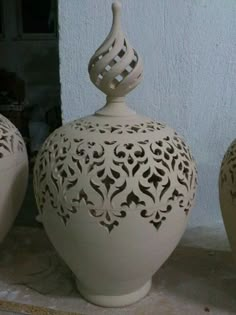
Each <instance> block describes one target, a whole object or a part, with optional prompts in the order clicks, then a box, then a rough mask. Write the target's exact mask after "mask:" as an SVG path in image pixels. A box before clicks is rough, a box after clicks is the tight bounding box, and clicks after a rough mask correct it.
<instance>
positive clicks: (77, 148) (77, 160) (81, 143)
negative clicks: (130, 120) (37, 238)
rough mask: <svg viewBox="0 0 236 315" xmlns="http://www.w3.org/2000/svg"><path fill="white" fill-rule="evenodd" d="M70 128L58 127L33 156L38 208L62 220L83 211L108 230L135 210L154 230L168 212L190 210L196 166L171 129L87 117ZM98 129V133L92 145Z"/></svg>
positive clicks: (159, 125)
mask: <svg viewBox="0 0 236 315" xmlns="http://www.w3.org/2000/svg"><path fill="white" fill-rule="evenodd" d="M66 128H68V126H66ZM69 128H70V130H71V132H70V133H69V135H70V136H68V133H67V135H66V134H65V133H64V129H63V127H62V128H61V129H59V130H58V131H55V132H54V133H53V134H52V135H51V136H50V137H49V138H48V140H47V141H46V142H45V144H44V145H43V147H42V149H41V151H40V153H39V155H38V157H37V161H36V166H35V176H34V181H35V183H34V184H35V189H36V191H37V194H36V196H37V204H38V207H39V209H40V211H41V212H44V211H55V213H57V215H58V216H59V217H60V218H61V220H62V221H63V223H64V224H65V225H67V224H68V222H69V221H70V220H71V219H72V217H73V215H75V214H76V213H79V212H80V211H82V209H87V211H88V214H89V215H90V216H91V217H92V218H94V220H96V221H97V222H98V223H99V224H100V225H101V227H103V228H105V229H106V230H107V231H108V232H112V231H113V229H115V228H118V226H119V225H120V224H121V222H122V220H125V218H126V216H127V213H128V212H130V213H132V211H135V212H136V213H137V212H138V213H139V214H140V217H141V218H142V219H143V220H146V221H147V222H149V223H150V224H151V225H152V226H153V228H155V229H157V230H158V229H159V228H160V226H161V225H162V224H163V223H164V221H165V220H168V215H170V213H171V212H172V211H183V213H184V214H186V215H187V214H188V212H189V209H190V208H191V206H192V203H193V200H194V196H195V188H196V169H195V164H194V162H193V160H192V156H191V154H190V152H189V149H188V148H187V147H186V145H185V144H184V142H183V141H182V139H181V138H180V137H179V136H178V135H177V134H176V133H174V132H173V131H171V130H170V129H168V128H166V127H165V126H164V125H161V124H159V123H155V122H152V121H150V122H145V123H140V124H138V123H136V124H133V125H132V124H123V125H110V124H108V123H106V124H99V123H95V124H93V123H92V122H91V121H89V120H86V119H84V120H79V121H75V122H72V123H70V124H69ZM67 130H68V129H67ZM78 130H79V131H80V132H79V135H80V138H78V137H76V136H75V134H76V135H77V134H78V133H77V132H78ZM163 130H164V132H162V131H163ZM144 131H146V132H144ZM97 133H98V134H99V133H102V134H103V136H102V137H101V136H100V137H97V138H96V142H95V141H94V139H95V137H94V135H96V134H97ZM111 134H114V135H116V136H115V137H114V138H113V140H110V135H111ZM124 134H126V135H127V136H125V137H123V135H124ZM136 134H140V137H136V138H135V139H136V140H134V138H133V136H132V135H136ZM166 134H168V136H166ZM89 135H90V136H91V137H90V136H89ZM120 135H122V137H120ZM129 137H132V139H131V138H130V139H129ZM90 138H91V139H90ZM131 140H132V141H131ZM68 196H69V197H68Z"/></svg>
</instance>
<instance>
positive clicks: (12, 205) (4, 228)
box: [0, 115, 28, 242]
mask: <svg viewBox="0 0 236 315" xmlns="http://www.w3.org/2000/svg"><path fill="white" fill-rule="evenodd" d="M0 174H1V177H0V181H1V183H0V242H1V241H2V240H3V238H4V237H5V235H6V234H7V232H8V231H9V229H10V227H11V225H12V223H13V222H14V219H15V217H16V215H17V213H18V211H19V209H20V206H21V204H22V202H23V199H24V196H25V192H26V188H27V182H28V159H27V152H26V147H25V144H24V140H23V138H22V136H21V135H20V133H19V131H18V130H17V129H16V127H15V126H14V125H13V124H12V123H11V122H10V121H9V120H8V119H7V118H5V117H4V116H2V115H0Z"/></svg>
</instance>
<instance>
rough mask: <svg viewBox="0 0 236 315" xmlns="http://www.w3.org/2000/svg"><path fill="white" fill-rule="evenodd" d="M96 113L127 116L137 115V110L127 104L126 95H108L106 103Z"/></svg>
mask: <svg viewBox="0 0 236 315" xmlns="http://www.w3.org/2000/svg"><path fill="white" fill-rule="evenodd" d="M95 114H96V115H100V116H116V117H122V116H125V117H126V116H133V115H136V112H135V111H133V110H132V109H130V108H129V107H128V106H127V105H126V102H125V97H112V96H107V102H106V105H105V106H104V107H103V108H101V109H100V110H98V111H97V112H96V113H95Z"/></svg>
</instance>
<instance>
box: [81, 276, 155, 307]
mask: <svg viewBox="0 0 236 315" xmlns="http://www.w3.org/2000/svg"><path fill="white" fill-rule="evenodd" d="M76 286H77V289H78V290H79V292H80V294H81V295H82V296H83V297H84V298H85V299H86V300H87V301H89V302H91V303H93V304H96V305H99V306H104V307H122V306H127V305H130V304H133V303H135V302H137V301H139V300H140V299H142V298H143V297H144V296H145V295H147V294H148V292H149V290H150V289H151V286H152V280H149V281H148V282H146V283H145V284H144V285H143V286H142V287H141V288H139V289H138V290H135V291H133V292H130V293H127V294H124V295H96V294H90V292H89V291H87V290H86V289H84V288H82V287H81V285H80V283H79V281H78V280H77V279H76Z"/></svg>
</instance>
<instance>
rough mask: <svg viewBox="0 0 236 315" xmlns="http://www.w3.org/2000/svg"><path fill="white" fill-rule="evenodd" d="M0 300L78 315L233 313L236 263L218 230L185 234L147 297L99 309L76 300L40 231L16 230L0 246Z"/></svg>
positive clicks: (68, 277) (67, 272)
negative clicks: (133, 302) (110, 307)
mask: <svg viewBox="0 0 236 315" xmlns="http://www.w3.org/2000/svg"><path fill="white" fill-rule="evenodd" d="M0 299H1V300H9V301H15V302H20V303H26V304H34V305H38V306H48V307H50V308H53V309H58V310H62V311H72V312H78V313H79V314H83V315H102V314H104V315H108V314H109V315H121V314H122V315H123V314H124V315H134V314H135V315H176V314H179V315H182V314H184V315H188V314H189V315H190V314H191V315H201V314H214V315H226V314H234V315H235V314H236V263H235V264H234V262H233V260H232V255H231V252H230V250H229V245H228V242H227V239H226V235H225V231H224V229H223V227H222V226H219V227H214V228H195V229H191V230H188V231H187V232H186V234H185V236H184V238H183V240H182V242H181V244H180V246H179V247H178V248H177V249H176V250H175V252H174V253H173V255H172V256H171V257H170V259H169V260H168V261H167V262H166V263H165V264H164V266H163V267H162V268H161V269H160V270H159V271H158V272H157V273H156V275H155V276H154V279H153V287H152V289H151V292H150V293H149V294H148V296H147V297H145V298H144V299H143V300H141V301H140V302H138V303H136V304H134V305H131V306H129V307H125V308H120V309H104V308H101V307H97V306H94V305H92V304H90V303H88V302H86V301H84V300H83V299H82V298H81V297H80V296H79V294H78V292H77V291H76V289H75V287H74V281H73V276H72V274H71V272H70V270H69V269H68V268H67V267H66V266H65V265H64V264H63V263H62V262H61V260H60V259H59V258H58V256H57V254H56V253H55V251H54V249H53V248H52V246H51V245H50V243H49V241H48V239H47V237H46V235H45V233H44V231H43V230H40V229H37V228H19V227H18V228H14V229H13V230H12V231H11V232H10V234H9V236H8V237H7V239H6V240H5V241H4V242H3V244H2V245H1V247H0ZM0 314H4V313H0ZM8 314H9V313H8Z"/></svg>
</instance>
